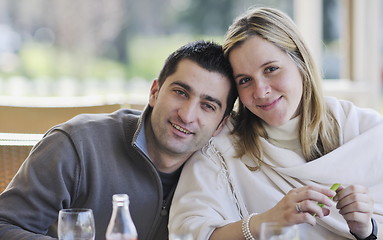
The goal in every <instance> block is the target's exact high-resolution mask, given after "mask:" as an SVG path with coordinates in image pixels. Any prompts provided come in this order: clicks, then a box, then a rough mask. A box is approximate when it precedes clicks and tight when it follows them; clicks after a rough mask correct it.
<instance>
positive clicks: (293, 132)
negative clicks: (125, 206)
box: [169, 8, 383, 240]
mask: <svg viewBox="0 0 383 240" xmlns="http://www.w3.org/2000/svg"><path fill="white" fill-rule="evenodd" d="M224 49H225V53H226V55H227V57H228V58H229V60H230V63H231V65H232V67H233V71H234V77H235V81H236V86H237V90H238V93H239V97H240V100H241V101H240V104H239V108H238V113H237V114H236V116H235V117H234V118H233V119H232V121H231V122H230V123H229V124H227V126H226V128H225V129H224V130H223V131H222V133H221V134H220V135H219V136H218V137H216V138H214V139H212V140H211V142H210V143H209V145H208V146H206V147H205V148H204V149H203V151H202V152H200V153H198V154H195V155H194V157H193V159H191V160H189V161H188V162H187V164H186V165H185V167H184V169H183V172H182V176H181V179H180V182H179V184H178V187H177V191H176V194H175V197H174V199H173V205H172V209H171V213H170V224H169V228H170V229H169V230H170V232H171V233H186V232H190V233H192V234H193V235H194V238H195V239H201V240H202V239H203V240H205V239H219V240H224V239H230V240H233V239H255V238H256V237H257V236H258V235H259V232H260V226H261V223H263V222H279V223H282V224H283V225H295V224H297V225H298V227H299V231H300V235H301V239H315V240H317V239H326V240H328V239H355V238H356V239H376V238H374V237H376V235H377V234H379V237H378V239H380V238H383V234H382V232H383V227H382V222H383V173H382V167H381V166H382V164H383V150H382V149H381V144H382V141H383V119H382V116H381V115H380V114H378V113H377V112H374V111H372V110H366V109H360V108H357V107H356V106H354V105H352V104H351V103H350V102H347V101H340V100H337V99H335V98H329V97H323V96H322V91H321V88H320V82H321V81H322V79H321V78H320V75H319V73H318V70H317V68H316V66H315V64H314V63H313V60H312V57H311V56H310V53H309V52H308V50H307V47H306V45H305V43H304V42H303V41H302V38H301V36H300V35H299V33H298V31H297V28H296V26H295V25H294V23H293V22H292V21H291V19H290V18H289V17H288V16H286V15H285V14H283V13H281V12H280V11H278V10H275V9H270V8H256V9H252V10H250V11H248V12H247V13H245V14H244V15H243V16H240V17H239V18H237V19H236V20H235V21H234V23H233V24H232V26H231V27H230V28H229V30H228V32H227V34H226V37H225V41H224ZM192 183H193V184H192ZM334 183H341V184H342V186H341V187H339V188H338V190H337V191H336V192H335V191H333V190H330V186H331V185H332V184H334ZM330 198H333V200H331V199H330ZM318 203H321V204H323V205H324V207H321V206H320V205H318ZM377 229H379V231H378V232H377Z"/></svg>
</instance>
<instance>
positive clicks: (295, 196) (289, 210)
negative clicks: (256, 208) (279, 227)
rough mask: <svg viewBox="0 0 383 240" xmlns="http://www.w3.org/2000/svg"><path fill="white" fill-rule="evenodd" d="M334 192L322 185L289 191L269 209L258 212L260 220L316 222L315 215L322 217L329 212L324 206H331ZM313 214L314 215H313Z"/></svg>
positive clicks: (282, 222) (294, 222) (312, 223)
mask: <svg viewBox="0 0 383 240" xmlns="http://www.w3.org/2000/svg"><path fill="white" fill-rule="evenodd" d="M334 196H335V192H334V191H332V190H330V189H328V188H324V187H314V186H305V187H301V188H296V189H293V190H291V191H289V192H288V193H287V194H286V196H285V197H284V198H282V200H281V201H279V203H278V204H277V205H276V206H275V207H274V208H272V209H270V210H269V211H267V212H265V213H263V214H260V216H259V217H261V218H262V219H261V222H279V223H281V224H284V225H294V224H299V223H308V224H311V225H315V224H316V217H324V216H327V215H328V214H329V213H330V210H329V209H328V208H326V207H323V208H322V207H320V206H319V205H318V203H322V204H324V206H328V207H330V206H333V205H334V203H333V201H332V200H331V199H330V198H331V197H334ZM314 214H315V215H316V216H314Z"/></svg>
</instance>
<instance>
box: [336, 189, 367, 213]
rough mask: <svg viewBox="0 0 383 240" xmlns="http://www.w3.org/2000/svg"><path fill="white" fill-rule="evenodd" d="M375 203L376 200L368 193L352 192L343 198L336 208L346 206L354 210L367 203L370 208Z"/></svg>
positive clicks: (358, 209)
mask: <svg viewBox="0 0 383 240" xmlns="http://www.w3.org/2000/svg"><path fill="white" fill-rule="evenodd" d="M373 204H374V200H373V199H372V198H371V197H370V196H369V195H367V194H363V193H352V194H350V195H347V196H346V197H344V198H342V199H341V200H340V201H338V203H337V204H336V208H338V209H343V208H345V207H348V208H351V209H353V210H354V211H360V210H362V209H360V207H361V206H365V205H367V207H368V208H369V209H371V208H372V206H373Z"/></svg>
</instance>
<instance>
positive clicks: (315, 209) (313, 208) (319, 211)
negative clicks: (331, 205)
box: [300, 200, 330, 218]
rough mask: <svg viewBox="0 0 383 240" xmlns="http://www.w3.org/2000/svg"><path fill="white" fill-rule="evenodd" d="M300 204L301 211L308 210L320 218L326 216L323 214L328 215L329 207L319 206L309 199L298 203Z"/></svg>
mask: <svg viewBox="0 0 383 240" xmlns="http://www.w3.org/2000/svg"><path fill="white" fill-rule="evenodd" d="M300 206H301V209H302V212H308V213H310V214H311V215H312V216H314V217H316V216H317V217H320V218H321V217H324V216H326V215H325V214H327V215H328V214H329V212H330V210H329V209H327V208H323V206H320V205H318V204H317V202H315V201H311V200H306V201H302V202H301V203H300ZM324 209H326V210H324Z"/></svg>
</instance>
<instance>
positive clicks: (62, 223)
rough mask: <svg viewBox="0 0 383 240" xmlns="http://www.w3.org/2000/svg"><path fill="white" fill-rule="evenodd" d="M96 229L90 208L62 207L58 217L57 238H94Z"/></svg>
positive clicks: (82, 239)
mask: <svg viewBox="0 0 383 240" xmlns="http://www.w3.org/2000/svg"><path fill="white" fill-rule="evenodd" d="M95 235H96V230H95V226H94V217H93V211H92V209H86V208H72V209H62V210H60V212H59V219H58V237H59V240H94V238H95Z"/></svg>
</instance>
